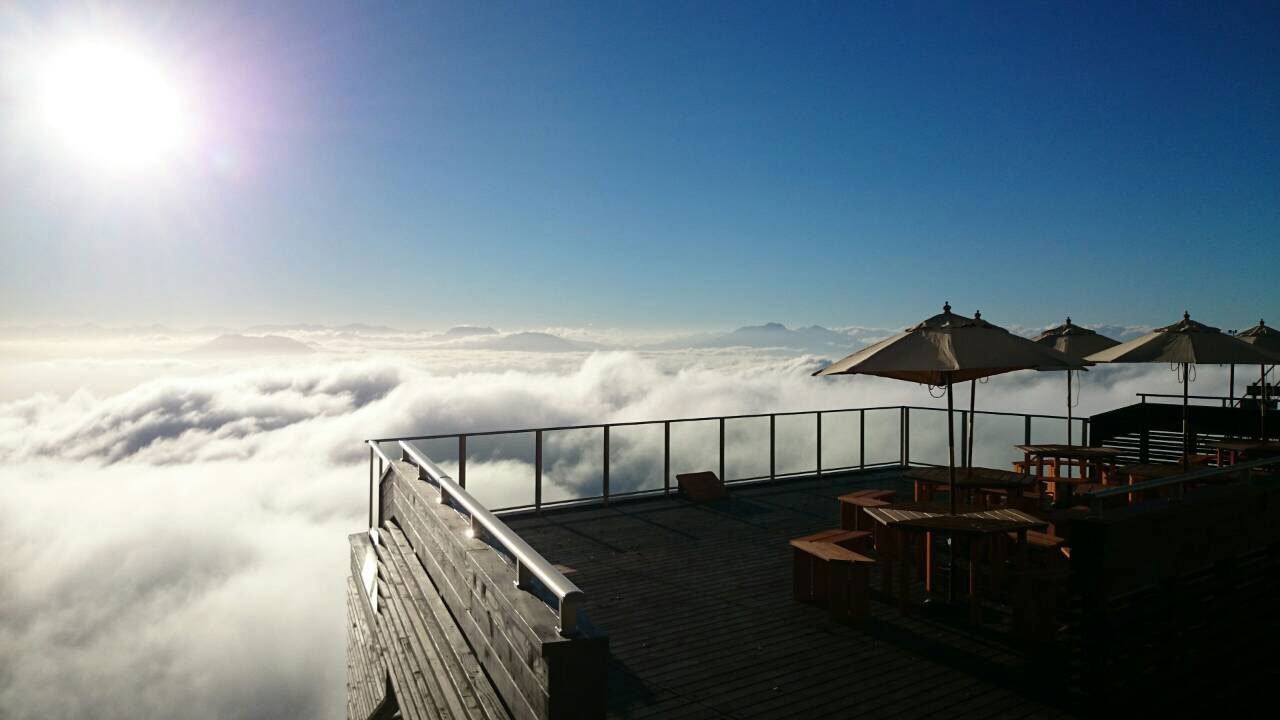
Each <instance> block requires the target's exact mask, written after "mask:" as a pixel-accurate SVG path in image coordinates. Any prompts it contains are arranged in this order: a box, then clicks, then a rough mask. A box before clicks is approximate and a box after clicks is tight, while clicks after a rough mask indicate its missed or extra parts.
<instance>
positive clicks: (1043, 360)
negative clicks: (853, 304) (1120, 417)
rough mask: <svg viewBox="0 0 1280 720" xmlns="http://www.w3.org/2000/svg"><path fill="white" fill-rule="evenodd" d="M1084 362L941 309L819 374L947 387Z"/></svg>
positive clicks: (970, 318)
mask: <svg viewBox="0 0 1280 720" xmlns="http://www.w3.org/2000/svg"><path fill="white" fill-rule="evenodd" d="M1080 367H1083V363H1081V362H1080V361H1078V360H1075V359H1072V358H1071V357H1068V356H1067V355H1064V354H1063V353H1060V352H1058V351H1057V350H1054V349H1053V348H1051V347H1047V346H1044V345H1039V344H1036V343H1033V342H1031V341H1030V340H1028V339H1026V338H1024V337H1021V336H1018V335H1014V334H1013V333H1011V332H1009V331H1008V330H1005V329H1004V328H1002V327H999V326H997V325H992V324H991V323H989V322H987V321H986V320H983V319H982V318H981V317H967V316H964V315H957V314H954V313H952V312H951V305H950V304H947V305H943V307H942V312H941V313H939V314H937V315H934V316H933V317H931V318H929V319H928V320H925V321H924V322H922V323H919V324H918V325H915V326H913V327H910V328H907V329H906V330H903V331H902V332H900V333H898V334H897V335H893V336H892V337H888V338H885V339H884V340H881V341H880V342H877V343H873V344H871V345H868V346H867V347H865V348H862V349H861V350H859V351H857V352H855V353H853V354H852V355H849V356H847V357H845V358H844V359H842V360H838V361H836V362H834V363H832V364H830V365H828V366H827V367H825V368H823V369H821V370H819V371H818V372H816V373H814V375H878V376H880V377H888V378H896V379H898V380H907V381H910V382H918V383H928V384H930V385H938V386H945V385H947V384H949V383H958V382H965V381H966V380H976V379H978V378H984V377H990V376H992V375H1000V374H1002V373H1007V372H1013V371H1014V370H1027V369H1031V368H1036V369H1064V370H1065V369H1067V368H1072V369H1077V368H1080Z"/></svg>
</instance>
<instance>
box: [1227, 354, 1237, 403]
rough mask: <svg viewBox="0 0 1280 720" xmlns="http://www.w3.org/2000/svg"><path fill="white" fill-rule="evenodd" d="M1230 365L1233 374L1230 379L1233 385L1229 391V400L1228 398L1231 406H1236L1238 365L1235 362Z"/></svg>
mask: <svg viewBox="0 0 1280 720" xmlns="http://www.w3.org/2000/svg"><path fill="white" fill-rule="evenodd" d="M1229 367H1230V368H1231V376H1230V377H1231V380H1230V385H1231V387H1230V389H1229V390H1228V391H1227V400H1228V402H1230V403H1231V407H1235V406H1236V366H1235V364H1234V363H1233V364H1232V365H1230V366H1229Z"/></svg>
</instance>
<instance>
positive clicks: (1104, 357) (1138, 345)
mask: <svg viewBox="0 0 1280 720" xmlns="http://www.w3.org/2000/svg"><path fill="white" fill-rule="evenodd" d="M1085 360H1086V361H1088V362H1095V363H1113V362H1123V363H1164V362H1167V363H1172V364H1175V365H1179V366H1181V371H1182V372H1181V375H1182V466H1183V468H1184V469H1185V468H1186V467H1187V465H1188V463H1189V458H1188V457H1187V454H1188V452H1189V448H1188V447H1187V445H1188V443H1189V441H1190V439H1191V433H1190V428H1189V426H1188V422H1189V421H1188V410H1187V408H1188V406H1189V403H1188V399H1187V394H1188V389H1187V384H1188V382H1189V381H1190V379H1191V378H1190V377H1189V376H1188V375H1187V371H1188V369H1189V368H1190V366H1192V365H1197V364H1204V363H1210V364H1215V365H1226V364H1230V363H1236V364H1239V365H1245V364H1249V365H1252V364H1254V363H1258V364H1262V363H1266V362H1269V361H1272V360H1274V358H1272V356H1271V355H1269V354H1268V353H1266V352H1265V351H1264V350H1260V349H1258V348H1256V347H1254V346H1252V345H1250V344H1249V343H1247V342H1244V341H1243V340H1238V339H1236V338H1234V337H1231V336H1230V335H1228V334H1226V333H1224V332H1222V331H1220V330H1219V329H1218V328H1215V327H1209V326H1208V325H1205V324H1203V323H1198V322H1196V321H1195V320H1192V319H1191V314H1190V313H1186V312H1184V313H1182V320H1181V322H1176V323H1174V324H1172V325H1167V326H1165V327H1162V328H1156V329H1155V330H1154V331H1153V332H1150V333H1147V334H1146V335H1143V336H1142V337H1140V338H1135V339H1133V340H1130V341H1129V342H1126V343H1121V344H1119V345H1116V346H1115V347H1112V348H1108V349H1106V350H1103V351H1101V352H1096V353H1094V354H1092V355H1089V356H1087V357H1086V358H1085Z"/></svg>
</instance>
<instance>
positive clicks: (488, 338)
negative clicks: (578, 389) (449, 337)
mask: <svg viewBox="0 0 1280 720" xmlns="http://www.w3.org/2000/svg"><path fill="white" fill-rule="evenodd" d="M446 347H454V348H467V349H475V350H506V351H509V352H584V351H590V350H599V349H600V348H601V347H602V346H601V345H599V344H597V343H589V342H580V341H577V340H568V339H565V338H562V337H560V336H559V335H552V334H551V333H544V332H519V333H512V334H510V335H496V334H495V335H484V336H478V337H470V338H463V339H462V340H460V341H458V342H455V343H450V344H449V345H447V346H446Z"/></svg>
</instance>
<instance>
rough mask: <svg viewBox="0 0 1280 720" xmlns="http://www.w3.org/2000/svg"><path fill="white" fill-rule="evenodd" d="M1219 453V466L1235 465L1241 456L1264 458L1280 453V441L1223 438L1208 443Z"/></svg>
mask: <svg viewBox="0 0 1280 720" xmlns="http://www.w3.org/2000/svg"><path fill="white" fill-rule="evenodd" d="M1208 445H1209V447H1211V448H1213V449H1214V450H1216V451H1217V453H1218V466H1219V467H1221V466H1223V465H1235V464H1236V462H1237V461H1239V459H1240V457H1241V456H1245V457H1258V458H1264V457H1269V456H1271V455H1280V442H1275V441H1265V440H1221V441H1219V442H1211V443H1208Z"/></svg>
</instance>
